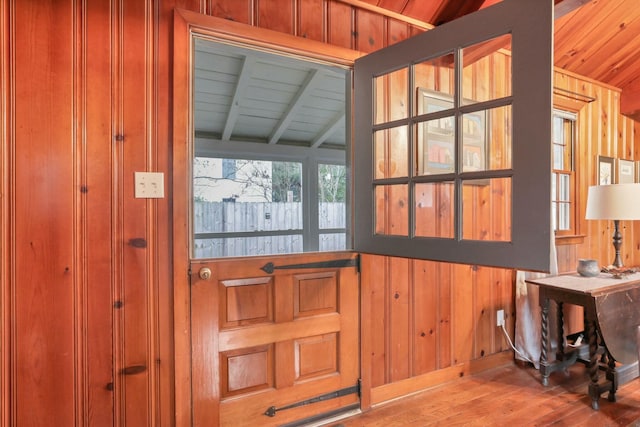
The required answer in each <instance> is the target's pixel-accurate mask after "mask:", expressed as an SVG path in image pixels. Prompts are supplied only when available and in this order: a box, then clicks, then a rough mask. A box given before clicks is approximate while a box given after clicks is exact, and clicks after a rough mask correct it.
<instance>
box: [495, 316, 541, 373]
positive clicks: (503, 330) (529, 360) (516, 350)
mask: <svg viewBox="0 0 640 427" xmlns="http://www.w3.org/2000/svg"><path fill="white" fill-rule="evenodd" d="M500 327H501V328H502V332H503V333H504V336H505V338H507V341H508V342H509V345H510V346H511V348H512V349H513V351H515V352H516V353H518V354H519V355H520V357H522V358H523V359H524V360H526V361H527V362H530V363H532V364H534V365H535V363H534V362H533V360H531V359H529V358H528V357H527V356H525V355H524V354H522V353H520V351H519V350H518V349H517V348H516V347H515V346H514V345H513V343H512V342H511V338H509V334H508V333H507V330H506V329H505V328H504V323H503V324H502V325H500Z"/></svg>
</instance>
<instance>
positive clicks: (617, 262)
mask: <svg viewBox="0 0 640 427" xmlns="http://www.w3.org/2000/svg"><path fill="white" fill-rule="evenodd" d="M613 229H614V231H613V248H614V249H615V251H616V257H615V258H614V259H613V264H611V265H613V266H614V267H616V268H622V266H623V265H624V264H623V262H622V257H621V256H620V248H621V247H622V234H621V233H620V221H619V220H617V219H615V220H613Z"/></svg>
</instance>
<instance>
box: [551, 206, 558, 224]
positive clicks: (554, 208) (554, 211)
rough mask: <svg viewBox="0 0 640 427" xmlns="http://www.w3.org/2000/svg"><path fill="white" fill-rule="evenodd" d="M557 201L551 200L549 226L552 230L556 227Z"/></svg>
mask: <svg viewBox="0 0 640 427" xmlns="http://www.w3.org/2000/svg"><path fill="white" fill-rule="evenodd" d="M557 215H558V203H557V202H551V227H552V230H557V229H558V216H557Z"/></svg>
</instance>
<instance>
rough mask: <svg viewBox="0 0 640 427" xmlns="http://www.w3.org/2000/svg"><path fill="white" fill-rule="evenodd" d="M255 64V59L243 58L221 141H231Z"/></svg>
mask: <svg viewBox="0 0 640 427" xmlns="http://www.w3.org/2000/svg"><path fill="white" fill-rule="evenodd" d="M255 63H256V59H255V58H254V57H252V56H245V57H244V61H242V68H241V70H240V75H239V76H238V82H237V83H236V89H235V91H234V93H233V99H232V100H231V106H230V107H229V112H228V113H227V121H226V122H225V124H224V130H223V131H222V139H223V140H225V141H228V140H229V139H231V133H232V132H233V128H234V126H235V125H236V120H238V116H239V115H240V100H241V99H242V96H243V94H244V91H245V89H246V88H247V86H248V85H249V84H248V83H249V79H251V70H253V65H254V64H255Z"/></svg>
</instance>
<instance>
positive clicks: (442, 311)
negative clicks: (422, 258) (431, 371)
mask: <svg viewBox="0 0 640 427" xmlns="http://www.w3.org/2000/svg"><path fill="white" fill-rule="evenodd" d="M453 266H454V264H446V263H436V267H437V269H438V276H437V278H438V299H437V301H436V304H437V305H438V312H439V313H438V321H439V325H438V337H439V338H438V348H437V350H436V351H437V352H438V368H440V369H442V368H448V367H449V366H451V361H452V359H453V358H452V344H451V343H452V342H453V340H452V336H453V333H452V323H453V291H452V289H453Z"/></svg>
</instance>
